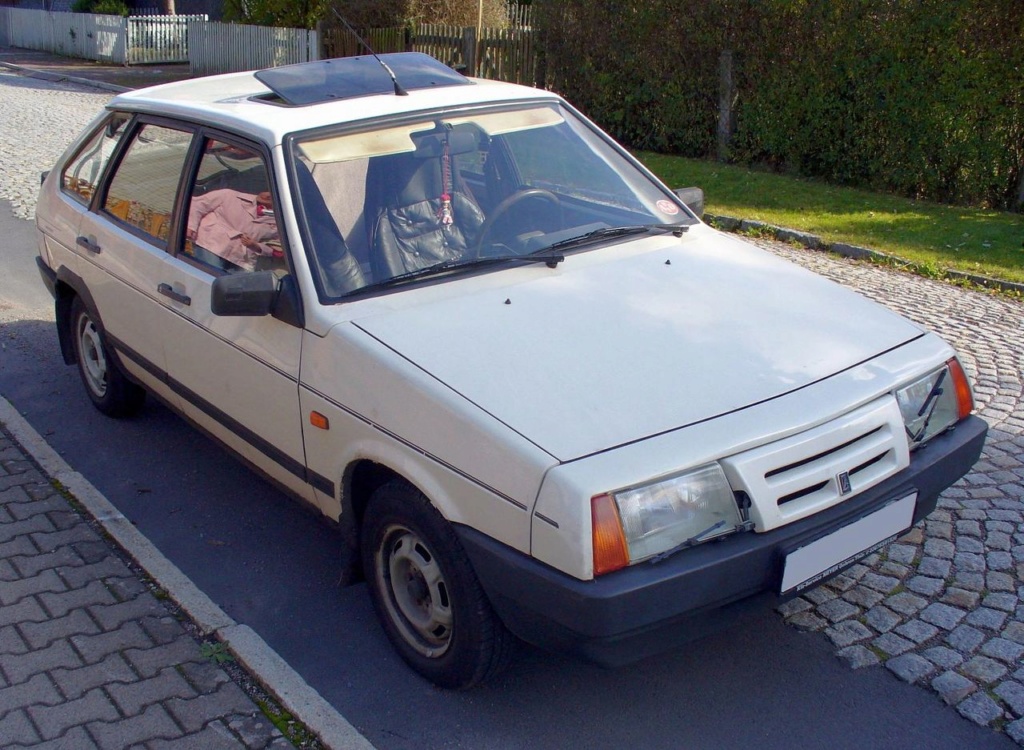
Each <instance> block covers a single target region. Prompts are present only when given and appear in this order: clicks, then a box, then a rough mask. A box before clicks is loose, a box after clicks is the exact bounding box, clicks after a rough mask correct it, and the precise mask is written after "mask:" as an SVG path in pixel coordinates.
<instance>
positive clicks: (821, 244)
mask: <svg viewBox="0 0 1024 750" xmlns="http://www.w3.org/2000/svg"><path fill="white" fill-rule="evenodd" d="M703 220H704V222H705V223H708V224H711V225H712V226H714V227H716V228H717V229H721V230H722V231H725V232H754V233H758V234H762V235H767V236H769V237H771V238H773V239H775V240H778V241H779V242H795V243H797V244H799V245H802V246H803V247H806V248H807V249H808V250H821V251H824V252H827V253H834V254H835V255H839V256H842V257H844V258H852V259H854V260H872V261H875V262H880V263H889V264H893V265H897V266H903V267H913V265H914V264H913V263H911V262H910V261H908V260H905V259H903V258H900V257H898V256H895V255H889V254H888V253H882V252H879V251H878V250H872V249H871V248H867V247H860V246H858V245H849V244H847V243H845V242H827V241H825V240H823V239H822V238H821V237H819V236H818V235H816V234H811V233H810V232H803V231H800V230H798V229H788V228H786V227H779V226H775V225H774V224H768V223H766V222H763V221H755V220H754V219H741V218H738V217H735V216H724V215H719V214H711V213H707V212H705V214H704V219H703ZM942 273H943V275H944V276H945V278H947V279H953V280H956V281H967V282H970V283H971V284H976V285H977V286H980V287H984V288H985V289H995V290H997V291H1002V292H1016V293H1017V294H1024V284H1020V283H1017V282H1015V281H1003V280H1002V279H996V278H993V277H991V276H982V275H981V274H975V273H967V272H965V271H956V270H953V269H949V268H944V269H942Z"/></svg>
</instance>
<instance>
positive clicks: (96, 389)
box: [78, 315, 107, 398]
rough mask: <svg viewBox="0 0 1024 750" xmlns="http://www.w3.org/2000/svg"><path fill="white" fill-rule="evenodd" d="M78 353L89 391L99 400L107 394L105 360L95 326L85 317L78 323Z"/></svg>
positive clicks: (98, 333)
mask: <svg viewBox="0 0 1024 750" xmlns="http://www.w3.org/2000/svg"><path fill="white" fill-rule="evenodd" d="M78 343H79V346H78V352H79V358H80V359H81V366H82V374H83V375H85V381H86V384H87V385H88V386H89V389H90V390H91V391H92V392H93V393H95V394H96V395H97V396H98V397H99V398H103V396H105V395H106V393H107V358H106V356H105V355H104V354H103V342H102V340H101V339H100V332H99V331H98V330H97V329H96V325H95V324H94V323H93V322H92V321H91V320H90V319H89V318H88V317H87V316H85V315H83V316H82V317H81V318H80V319H79V323H78Z"/></svg>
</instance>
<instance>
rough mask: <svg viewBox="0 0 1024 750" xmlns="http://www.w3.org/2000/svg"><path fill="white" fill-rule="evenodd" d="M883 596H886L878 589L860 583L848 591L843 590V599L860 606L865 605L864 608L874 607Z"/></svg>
mask: <svg viewBox="0 0 1024 750" xmlns="http://www.w3.org/2000/svg"><path fill="white" fill-rule="evenodd" d="M883 598H885V597H883V596H882V594H880V593H878V592H877V591H875V590H873V589H869V588H868V587H867V586H861V585H859V584H857V585H855V586H853V587H851V588H850V589H849V590H848V591H845V592H843V599H845V600H846V601H848V602H850V603H851V604H856V605H857V606H858V607H863V608H864V609H870V608H871V607H874V606H875V605H876V604H878V603H879V602H880V601H882V599H883Z"/></svg>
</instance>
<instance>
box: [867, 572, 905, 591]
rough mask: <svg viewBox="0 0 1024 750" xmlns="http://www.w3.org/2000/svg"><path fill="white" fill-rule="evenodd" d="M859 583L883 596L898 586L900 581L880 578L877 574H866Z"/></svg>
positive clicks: (890, 577)
mask: <svg viewBox="0 0 1024 750" xmlns="http://www.w3.org/2000/svg"><path fill="white" fill-rule="evenodd" d="M860 582H861V583H862V584H864V585H865V586H867V587H868V588H872V589H874V590H875V591H880V592H881V593H883V594H888V593H889V592H890V591H892V590H893V589H894V588H896V587H897V586H899V585H900V579H899V578H895V577H894V576H882V575H878V574H877V573H866V574H865V575H864V577H863V578H861V579H860Z"/></svg>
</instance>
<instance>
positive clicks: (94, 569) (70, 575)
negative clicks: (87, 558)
mask: <svg viewBox="0 0 1024 750" xmlns="http://www.w3.org/2000/svg"><path fill="white" fill-rule="evenodd" d="M127 575H131V572H130V571H129V570H128V566H126V565H125V564H124V563H123V562H121V561H120V560H119V559H117V558H116V557H115V556H114V555H113V554H111V555H110V556H108V557H107V558H105V559H103V560H100V561H99V562H94V563H89V564H86V565H79V566H78V567H74V568H68V569H66V570H62V571H61V577H62V578H63V579H64V580H65V581H67V582H68V588H72V589H77V588H81V587H82V586H84V585H85V584H87V583H89V581H93V580H103V579H105V578H113V577H121V576H127Z"/></svg>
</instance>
